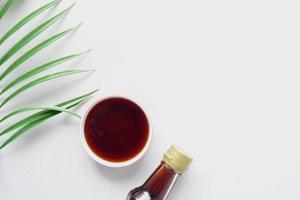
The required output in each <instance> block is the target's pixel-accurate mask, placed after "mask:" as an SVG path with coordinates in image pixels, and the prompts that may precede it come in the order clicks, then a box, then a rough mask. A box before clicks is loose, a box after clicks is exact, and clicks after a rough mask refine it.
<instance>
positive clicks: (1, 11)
mask: <svg viewBox="0 0 300 200" xmlns="http://www.w3.org/2000/svg"><path fill="white" fill-rule="evenodd" d="M15 2H16V0H7V2H6V3H5V4H4V5H3V7H2V8H1V9H0V20H1V19H2V17H3V16H4V15H5V14H6V13H7V11H8V10H9V9H10V7H12V6H13V5H14V3H15Z"/></svg>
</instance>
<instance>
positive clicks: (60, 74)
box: [0, 70, 94, 108]
mask: <svg viewBox="0 0 300 200" xmlns="http://www.w3.org/2000/svg"><path fill="white" fill-rule="evenodd" d="M92 71H94V70H65V71H61V72H57V73H53V74H50V75H46V76H43V77H41V78H38V79H35V80H33V81H31V82H29V83H27V84H25V85H23V86H22V87H20V88H19V89H17V90H16V91H15V92H13V93H12V94H10V95H9V96H8V97H6V98H5V99H4V100H3V101H2V102H1V104H0V108H1V107H2V106H4V105H5V104H6V103H8V102H9V101H10V100H12V99H13V98H15V97H16V96H18V95H19V94H21V93H22V92H24V91H26V90H28V89H29V88H31V87H33V86H35V85H39V84H41V83H44V82H47V81H50V80H52V79H56V78H59V77H63V76H68V75H73V74H78V73H84V72H92Z"/></svg>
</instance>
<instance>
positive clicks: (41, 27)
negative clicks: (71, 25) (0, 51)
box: [0, 4, 74, 65]
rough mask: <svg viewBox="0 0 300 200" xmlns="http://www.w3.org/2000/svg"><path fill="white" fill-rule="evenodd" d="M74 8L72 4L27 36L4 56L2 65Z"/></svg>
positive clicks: (1, 59)
mask: <svg viewBox="0 0 300 200" xmlns="http://www.w3.org/2000/svg"><path fill="white" fill-rule="evenodd" d="M73 6H74V4H72V5H71V6H70V7H68V8H67V9H65V10H63V11H62V12H60V13H59V14H57V15H55V16H54V17H52V18H51V19H49V20H47V21H46V22H44V23H42V24H41V25H39V26H38V27H36V28H35V29H34V30H33V31H31V32H30V33H28V34H27V35H25V36H24V37H23V38H22V39H21V40H20V41H19V42H17V43H16V44H15V45H14V46H13V47H12V48H10V50H8V51H7V52H6V53H5V54H4V56H2V57H1V58H0V65H2V64H3V63H4V62H6V61H7V60H8V59H9V58H10V57H12V56H13V55H14V54H15V53H16V52H18V51H19V50H20V49H22V48H23V47H24V46H25V45H26V44H28V43H29V42H30V41H31V40H33V39H34V38H35V37H37V36H38V35H39V34H41V33H42V32H43V31H45V30H46V29H47V28H49V27H50V26H51V25H52V24H54V23H55V22H56V21H57V20H58V19H60V18H61V17H63V16H64V15H66V14H67V13H68V12H69V11H70V10H71V8H72V7H73Z"/></svg>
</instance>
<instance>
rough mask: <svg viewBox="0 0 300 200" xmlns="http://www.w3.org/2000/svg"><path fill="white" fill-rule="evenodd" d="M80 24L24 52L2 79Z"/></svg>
mask: <svg viewBox="0 0 300 200" xmlns="http://www.w3.org/2000/svg"><path fill="white" fill-rule="evenodd" d="M80 25H81V24H79V25H78V26H76V27H74V28H70V29H68V30H65V31H63V32H60V33H58V34H56V35H54V36H52V37H50V38H48V39H47V40H44V41H43V42H41V43H40V44H38V45H36V46H35V47H33V48H32V49H30V50H29V51H27V52H26V53H25V54H23V55H22V56H21V57H19V58H18V59H17V60H16V61H15V62H13V63H12V64H11V65H10V66H8V67H7V68H6V70H5V71H4V72H3V73H2V74H1V76H0V80H3V79H4V78H5V77H6V76H7V75H8V74H9V73H11V72H12V71H14V70H15V69H16V68H17V67H19V66H20V65H21V64H22V63H24V62H25V61H26V60H28V59H29V58H31V57H32V56H34V55H35V54H36V53H38V52H39V51H41V50H42V49H44V48H46V47H47V46H49V45H50V44H52V43H54V42H55V41H57V40H59V39H61V38H63V37H64V36H65V35H67V34H69V33H72V32H74V31H75V30H77V29H78V28H79V27H80Z"/></svg>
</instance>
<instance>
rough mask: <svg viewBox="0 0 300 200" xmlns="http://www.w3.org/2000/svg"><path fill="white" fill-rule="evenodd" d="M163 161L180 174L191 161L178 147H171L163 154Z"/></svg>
mask: <svg viewBox="0 0 300 200" xmlns="http://www.w3.org/2000/svg"><path fill="white" fill-rule="evenodd" d="M163 161H164V162H165V163H166V164H167V165H168V166H169V167H171V168H172V169H174V170H175V171H176V172H177V173H179V174H182V173H183V172H184V171H185V170H186V169H187V168H188V167H189V165H190V164H191V162H192V161H193V159H192V157H191V156H190V155H189V154H187V153H186V152H184V151H183V150H181V149H180V148H179V147H178V146H175V145H171V146H170V147H169V149H168V150H167V151H166V152H165V153H164V157H163Z"/></svg>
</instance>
